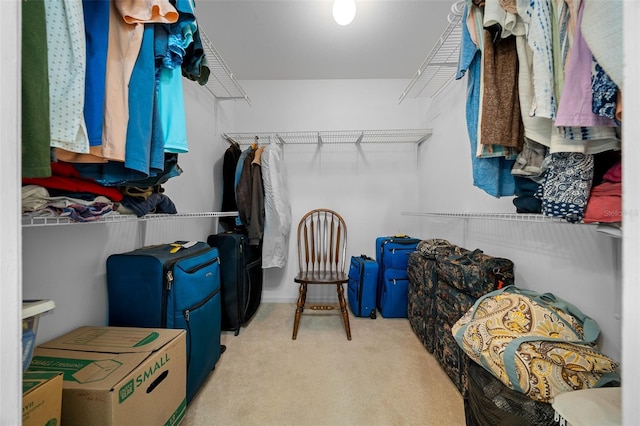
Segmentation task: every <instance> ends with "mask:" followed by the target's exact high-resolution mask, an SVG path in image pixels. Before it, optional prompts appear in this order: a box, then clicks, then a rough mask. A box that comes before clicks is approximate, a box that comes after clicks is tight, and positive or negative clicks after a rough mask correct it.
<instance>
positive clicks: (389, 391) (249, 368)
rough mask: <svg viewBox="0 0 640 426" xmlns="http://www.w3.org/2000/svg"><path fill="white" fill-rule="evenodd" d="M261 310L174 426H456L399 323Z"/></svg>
mask: <svg viewBox="0 0 640 426" xmlns="http://www.w3.org/2000/svg"><path fill="white" fill-rule="evenodd" d="M294 311H295V305H293V304H273V303H269V304H267V303H263V304H262V305H261V306H260V308H259V310H258V312H257V313H256V315H255V317H254V318H253V319H252V320H251V322H250V323H249V324H248V326H247V327H244V328H242V330H241V331H240V334H239V335H238V336H234V335H233V333H230V332H223V334H222V343H223V344H224V345H226V346H227V350H226V352H225V353H224V354H223V355H222V357H221V358H220V360H219V361H218V364H217V365H216V368H215V370H214V371H213V373H212V374H211V376H210V377H209V379H208V381H207V382H206V383H205V384H204V385H203V387H202V388H201V389H200V391H199V393H198V394H197V395H196V396H195V398H194V399H193V401H191V404H190V405H189V407H188V410H187V415H186V417H185V419H184V421H183V422H182V425H183V426H204V425H207V426H208V425H230V426H233V425H278V426H285V425H298V426H299V425H305V426H306V425H310V426H311V425H318V426H325V425H327V426H328V425H358V426H359V425H363V426H364V425H367V426H372V425H385V426H386V425H421V426H423V425H447V426H456V425H464V424H465V422H464V409H463V403H462V397H461V396H460V394H459V393H458V391H457V390H456V388H455V386H454V385H453V383H452V382H451V381H450V380H449V378H448V377H447V376H446V374H445V373H444V372H443V370H442V369H441V368H440V366H439V364H438V362H437V361H436V360H435V358H434V357H433V356H432V355H431V354H429V353H428V352H427V350H426V349H425V348H424V346H422V343H421V342H420V341H419V340H418V338H417V337H416V336H415V334H414V333H413V331H412V330H411V327H410V325H409V322H408V320H406V319H388V318H382V317H381V316H378V318H377V319H375V320H372V319H369V318H356V317H354V316H353V315H350V321H351V334H352V337H353V340H351V341H348V340H347V338H346V335H345V332H344V328H343V326H342V321H341V318H340V317H339V316H337V314H336V313H337V311H331V312H328V313H327V312H323V313H316V312H311V311H310V313H309V314H307V313H306V311H305V314H304V315H303V316H302V320H301V322H300V329H299V331H298V338H297V340H291V332H292V326H293V316H294Z"/></svg>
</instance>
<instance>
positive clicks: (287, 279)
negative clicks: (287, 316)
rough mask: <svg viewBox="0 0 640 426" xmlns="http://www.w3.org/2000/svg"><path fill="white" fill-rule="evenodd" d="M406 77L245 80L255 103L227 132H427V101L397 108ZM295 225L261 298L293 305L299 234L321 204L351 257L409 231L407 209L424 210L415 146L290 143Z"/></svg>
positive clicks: (242, 107)
mask: <svg viewBox="0 0 640 426" xmlns="http://www.w3.org/2000/svg"><path fill="white" fill-rule="evenodd" d="M406 83H407V82H406V81H404V80H326V81H322V80H320V81H317V80H316V81H247V82H243V83H242V84H243V87H244V88H245V90H246V91H247V93H250V94H251V95H250V96H251V100H252V106H251V107H249V106H248V105H247V104H246V103H236V104H235V105H234V114H233V118H234V121H233V123H229V124H228V126H229V127H228V128H222V127H224V126H221V130H222V131H224V132H249V133H250V132H286V131H327V130H379V129H418V128H425V124H426V120H425V118H426V110H427V107H428V102H427V101H425V100H407V101H405V102H403V103H402V104H398V97H399V96H400V94H401V93H402V90H403V89H404V87H405V86H406ZM283 149H284V159H285V166H286V173H287V182H288V191H289V199H290V202H291V211H292V221H293V223H292V227H291V229H292V230H291V232H292V234H290V237H291V238H290V243H291V244H290V245H289V262H288V264H287V266H286V268H283V269H277V268H272V269H267V270H265V275H264V276H265V281H264V293H263V300H264V301H265V302H293V301H295V300H296V298H297V296H298V288H297V286H296V285H295V284H294V282H293V276H294V275H295V273H296V271H297V267H298V265H297V254H296V251H295V241H296V239H295V235H293V232H295V229H296V228H297V223H298V220H299V219H300V217H302V215H303V214H304V213H306V212H307V211H309V210H311V209H313V208H317V207H328V208H332V209H335V210H337V211H338V212H339V213H341V214H342V215H343V217H344V218H345V220H346V222H347V228H348V231H349V238H348V254H349V255H359V254H363V253H364V254H368V255H370V256H375V238H376V236H378V235H391V234H396V233H411V231H412V228H411V224H410V222H411V221H410V220H407V219H406V218H403V217H402V216H400V212H401V211H415V210H416V209H417V208H418V198H417V196H416V195H417V189H418V180H417V177H418V165H417V161H416V154H417V146H416V145H415V144H393V145H392V144H362V145H361V146H359V147H358V146H356V145H355V144H346V145H335V144H334V145H331V144H324V145H322V146H321V147H318V146H316V145H285V146H284V148H283ZM308 297H309V299H310V300H314V299H316V300H317V299H329V300H334V299H335V289H333V288H331V289H329V288H325V289H310V291H309V296H308Z"/></svg>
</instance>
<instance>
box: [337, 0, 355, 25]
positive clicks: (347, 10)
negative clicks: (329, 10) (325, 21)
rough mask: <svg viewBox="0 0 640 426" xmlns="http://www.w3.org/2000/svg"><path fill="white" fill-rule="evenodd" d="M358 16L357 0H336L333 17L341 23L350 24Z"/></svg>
mask: <svg viewBox="0 0 640 426" xmlns="http://www.w3.org/2000/svg"><path fill="white" fill-rule="evenodd" d="M355 17H356V0H335V1H334V2H333V19H335V20H336V22H337V23H338V24H340V25H349V24H350V23H351V21H353V18H355Z"/></svg>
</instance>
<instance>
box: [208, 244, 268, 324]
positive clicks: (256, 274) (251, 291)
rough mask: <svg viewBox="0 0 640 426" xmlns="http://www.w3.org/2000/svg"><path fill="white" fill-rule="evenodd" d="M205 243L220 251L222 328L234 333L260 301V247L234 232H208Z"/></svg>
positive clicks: (250, 315)
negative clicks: (212, 233)
mask: <svg viewBox="0 0 640 426" xmlns="http://www.w3.org/2000/svg"><path fill="white" fill-rule="evenodd" d="M207 244H209V245H210V246H211V247H216V248H217V249H218V252H219V254H220V275H221V279H222V330H225V331H234V332H235V335H236V336H237V335H238V334H239V333H240V327H242V326H244V325H245V324H246V323H247V322H248V321H249V320H250V319H251V318H252V317H253V315H254V314H255V313H256V311H257V310H258V307H259V306H260V302H261V301H262V247H261V246H255V245H249V238H248V237H247V236H246V235H244V234H240V233H237V232H223V233H219V234H214V235H209V237H208V238H207Z"/></svg>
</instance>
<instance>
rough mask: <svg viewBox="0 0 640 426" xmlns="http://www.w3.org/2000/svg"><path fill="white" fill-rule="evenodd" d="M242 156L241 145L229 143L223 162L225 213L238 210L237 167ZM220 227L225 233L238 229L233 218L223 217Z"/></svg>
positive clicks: (222, 209) (233, 142) (223, 207)
mask: <svg viewBox="0 0 640 426" xmlns="http://www.w3.org/2000/svg"><path fill="white" fill-rule="evenodd" d="M240 154H242V150H241V149H240V145H238V143H237V142H236V141H229V147H228V148H227V150H226V151H225V152H224V157H223V160H222V208H221V209H220V210H221V211H223V212H232V211H237V210H238V205H237V204H236V184H235V182H236V167H237V166H238V159H239V158H240ZM220 225H222V227H223V229H224V230H225V231H231V230H233V229H235V228H236V220H235V218H233V217H221V218H220Z"/></svg>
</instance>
